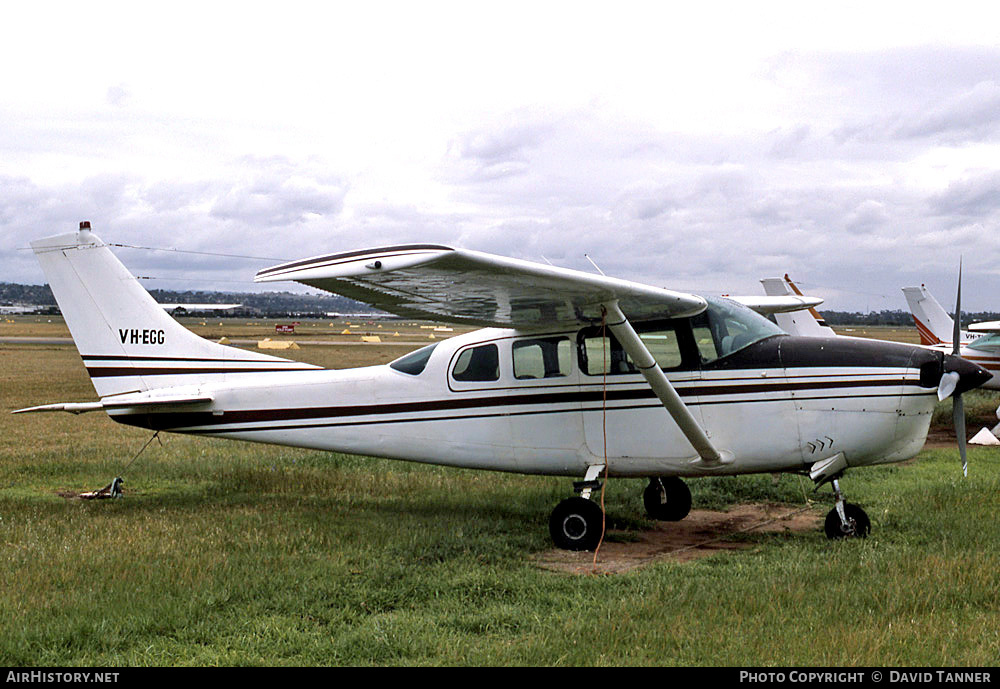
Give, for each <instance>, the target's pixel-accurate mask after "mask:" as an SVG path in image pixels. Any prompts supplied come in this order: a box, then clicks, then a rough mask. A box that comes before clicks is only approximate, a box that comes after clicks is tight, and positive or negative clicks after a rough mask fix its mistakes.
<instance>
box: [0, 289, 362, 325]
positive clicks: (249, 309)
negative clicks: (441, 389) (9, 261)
mask: <svg viewBox="0 0 1000 689" xmlns="http://www.w3.org/2000/svg"><path fill="white" fill-rule="evenodd" d="M149 293H150V294H151V295H152V297H153V298H154V299H156V301H158V302H159V303H161V304H234V303H239V304H242V305H243V308H241V309H236V310H234V311H231V312H226V313H216V314H215V315H217V316H223V315H231V316H239V317H244V316H246V315H248V314H252V315H256V316H265V317H266V316H270V317H274V318H283V317H286V316H323V315H324V314H326V313H330V312H337V313H371V312H378V309H374V308H372V307H371V306H368V305H367V304H362V303H361V302H358V301H354V300H353V299H348V298H347V297H339V296H336V295H333V294H293V293H292V292H203V291H191V290H188V291H184V292H178V291H174V290H165V289H152V290H150V291H149ZM13 304H38V305H41V306H51V307H55V306H56V300H55V297H53V296H52V290H51V289H49V286H48V285H19V284H16V283H11V282H0V305H13Z"/></svg>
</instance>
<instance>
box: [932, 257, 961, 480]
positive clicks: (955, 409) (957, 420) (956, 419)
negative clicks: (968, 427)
mask: <svg viewBox="0 0 1000 689" xmlns="http://www.w3.org/2000/svg"><path fill="white" fill-rule="evenodd" d="M961 338H962V259H961V257H959V259H958V293H957V294H956V295H955V327H954V329H953V330H952V333H951V355H952V356H958V352H959V350H960V349H961V346H960V344H959V343H960V340H961ZM945 376H954V377H955V378H954V380H949V381H948V383H949V384H950V385H951V389H952V391H954V390H955V386H956V385H958V374H957V373H946V374H945ZM942 382H944V376H942ZM940 391H941V388H940V386H938V394H939V395H940V394H941V392H940ZM951 421H952V424H953V425H954V426H955V436H956V437H957V438H958V454H959V455H961V457H962V476H968V475H969V460H968V458H967V456H966V449H965V404H964V403H963V402H962V393H961V392H959V393H957V394H956V395H955V396H954V398H952V403H951Z"/></svg>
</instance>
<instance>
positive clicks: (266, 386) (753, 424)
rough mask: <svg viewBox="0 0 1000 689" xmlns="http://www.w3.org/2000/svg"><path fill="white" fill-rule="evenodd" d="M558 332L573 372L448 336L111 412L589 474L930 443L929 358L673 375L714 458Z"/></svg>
mask: <svg viewBox="0 0 1000 689" xmlns="http://www.w3.org/2000/svg"><path fill="white" fill-rule="evenodd" d="M543 336H544V337H545V338H548V339H549V340H553V339H556V338H561V337H564V338H565V339H568V340H569V342H570V343H572V344H573V347H574V348H573V349H569V352H568V353H567V352H566V351H564V352H563V360H562V363H561V367H562V368H561V372H560V373H559V374H558V375H553V376H549V377H544V371H542V370H539V371H538V374H539V376H538V377H527V376H525V375H521V376H520V377H518V376H515V368H514V348H515V346H518V347H519V346H520V345H518V343H524V342H525V341H536V340H537V339H538V338H539V337H540V335H539V334H537V333H519V332H517V331H512V330H500V329H485V330H479V331H476V332H473V333H469V334H467V335H462V336H458V337H455V338H452V339H450V340H447V341H444V342H442V343H440V344H439V345H437V347H436V349H434V351H433V352H432V353H431V355H430V357H429V359H428V360H427V361H426V364H425V366H424V367H423V369H422V370H420V371H419V372H418V373H407V372H403V371H401V370H396V369H395V368H393V367H391V366H390V365H385V366H372V367H367V368H358V369H347V370H309V371H294V372H293V371H289V372H283V371H281V372H273V373H254V374H239V373H233V372H230V373H228V374H227V375H226V376H225V381H224V383H214V382H211V381H210V380H206V381H205V382H204V383H203V384H201V386H200V387H201V390H202V392H204V393H207V394H209V395H211V396H212V398H213V400H212V402H210V403H206V404H203V405H197V406H191V405H187V406H185V407H183V408H182V407H178V408H176V410H166V409H164V410H160V411H158V413H155V414H147V413H130V412H129V411H128V410H121V411H112V412H110V413H111V415H112V416H113V418H115V419H116V420H119V421H121V422H124V423H129V424H134V425H138V426H144V427H149V428H157V429H163V430H170V431H175V432H181V433H191V434H197V435H206V436H214V437H226V438H236V439H242V440H249V441H255V442H265V443H276V444H282V445H291V446H299V447H308V448H315V449H320V450H333V451H339V452H347V453H356V454H361V455H374V456H380V457H388V458H393V459H401V460H412V461H418V462H430V463H435V464H444V465H451V466H459V467H472V468H478V469H492V470H498V471H511V472H521V473H529V474H552V475H567V476H579V475H582V474H583V473H585V471H586V470H587V468H588V467H591V466H594V465H600V464H604V462H605V456H606V457H607V464H608V472H609V474H610V475H615V476H667V475H680V476H700V475H709V474H741V473H751V472H777V471H803V470H806V469H807V468H808V467H810V466H811V465H813V464H815V463H817V462H820V461H822V460H824V459H826V458H829V457H832V456H834V455H836V454H838V453H843V454H844V457H845V459H846V461H847V464H848V465H849V466H858V465H864V464H873V463H880V462H893V461H901V460H903V459H907V458H909V457H912V456H913V455H915V454H916V453H917V452H918V451H919V450H920V449H921V447H922V446H923V443H924V440H925V437H926V434H927V429H928V426H929V423H930V416H931V412H932V410H933V408H934V405H935V403H936V401H937V398H936V396H935V389H934V387H921V386H920V384H919V381H920V369H919V363H913V364H905V365H898V364H891V363H887V364H886V365H872V362H867V363H861V362H859V365H850V364H844V363H843V362H835V358H834V359H831V363H829V364H826V365H810V364H809V362H808V361H805V362H803V361H799V363H797V364H796V365H795V366H794V367H791V366H789V367H786V366H784V365H775V363H774V362H773V358H774V357H775V356H781V350H782V347H784V349H785V350H786V351H787V350H790V349H792V347H791V344H792V343H794V342H798V345H796V346H797V347H798V348H799V349H801V348H803V347H807V348H814V347H819V348H820V349H822V348H823V345H822V343H821V342H820V341H818V340H817V339H816V338H791V337H779V338H777V340H772V341H770V342H769V343H768V344H764V343H758V346H763V347H766V348H767V350H768V352H773V353H774V356H771V360H765V361H763V363H762V364H761V365H759V366H754V365H745V366H744V365H738V366H733V365H730V366H728V367H727V366H722V367H714V368H713V367H705V368H697V369H695V370H687V371H685V370H679V371H670V372H668V378H669V379H670V381H671V383H672V384H673V386H674V387H675V388H676V390H677V392H678V393H679V394H680V396H681V398H682V399H683V400H684V403H685V404H686V405H687V406H688V407H689V409H690V410H691V411H692V413H693V414H694V416H695V418H696V420H697V421H699V422H700V423H701V424H702V427H703V428H704V429H705V430H706V432H707V434H708V436H709V437H710V439H711V441H712V443H713V444H714V445H715V446H716V447H717V448H719V449H720V450H723V451H728V452H730V453H731V454H732V456H733V457H734V460H733V461H732V462H731V463H727V464H724V465H721V466H718V467H715V468H704V467H702V466H699V465H698V464H696V463H692V461H693V460H696V459H697V454H696V453H695V452H694V450H693V449H692V447H691V445H690V443H689V442H688V441H687V440H686V439H685V437H684V436H683V435H682V434H681V432H680V431H679V430H678V428H677V425H676V424H675V423H674V421H673V420H672V419H671V417H670V416H669V415H668V414H667V412H666V410H665V409H664V407H663V406H662V405H661V404H660V402H659V400H657V398H656V397H655V396H654V395H653V393H652V392H651V390H650V388H649V385H648V384H647V383H646V382H645V380H643V378H642V376H641V375H639V374H638V373H624V374H610V373H609V374H608V375H604V374H603V373H601V374H598V375H588V374H587V373H585V372H584V371H583V370H582V364H581V361H580V358H579V349H578V348H577V347H578V344H577V343H578V339H577V338H578V335H577V331H572V332H566V333H544V334H543ZM765 342H768V341H765ZM484 345H485V346H489V345H496V352H497V354H498V357H499V359H498V362H497V363H498V366H497V369H498V370H497V375H496V379H495V380H460V379H458V377H457V374H456V371H457V367H458V366H460V365H461V364H460V363H459V362H460V361H461V360H462V353H463V352H464V351H466V350H471V349H476V348H479V347H483V346H484ZM883 345H884V343H883ZM825 346H826V348H831V347H834V345H833V344H832V342H830V341H827V343H826V345H825ZM878 346H879V345H873V347H878ZM891 346H895V347H901V346H900V345H891ZM564 349H568V348H564ZM909 350H914V351H919V350H917V348H908V350H907V351H909ZM519 351H520V349H519ZM817 351H818V350H817ZM873 351H874V350H873ZM907 356H908V355H907ZM927 356H931V355H930V354H928V355H927ZM899 358H900V357H899V356H898V354H897V356H896V359H899ZM904 358H905V357H904Z"/></svg>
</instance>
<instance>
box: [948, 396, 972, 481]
mask: <svg viewBox="0 0 1000 689" xmlns="http://www.w3.org/2000/svg"><path fill="white" fill-rule="evenodd" d="M951 420H952V422H953V423H954V424H955V436H956V437H957V438H958V454H959V455H961V456H962V476H968V475H969V460H968V458H967V457H966V454H965V404H964V403H963V402H962V395H955V399H954V401H953V406H952V408H951Z"/></svg>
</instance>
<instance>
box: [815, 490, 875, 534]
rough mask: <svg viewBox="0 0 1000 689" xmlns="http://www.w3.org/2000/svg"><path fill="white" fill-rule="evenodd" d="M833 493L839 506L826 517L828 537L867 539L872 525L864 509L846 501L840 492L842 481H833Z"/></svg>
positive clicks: (824, 526) (824, 528) (825, 528)
mask: <svg viewBox="0 0 1000 689" xmlns="http://www.w3.org/2000/svg"><path fill="white" fill-rule="evenodd" d="M833 492H834V494H835V495H836V496H837V504H836V505H835V506H834V508H833V509H832V510H830V511H829V512H828V513H827V515H826V522H825V523H824V525H823V530H824V531H826V537H827V538H829V539H836V538H865V537H867V536H868V534H869V533H871V530H872V523H871V520H870V519H869V518H868V514H867V513H865V511H864V510H863V509H861V508H860V507H858V506H857V505H854V504H852V503H849V502H846V501H845V500H844V494H843V493H841V492H840V481H839V480H838V479H833Z"/></svg>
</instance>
